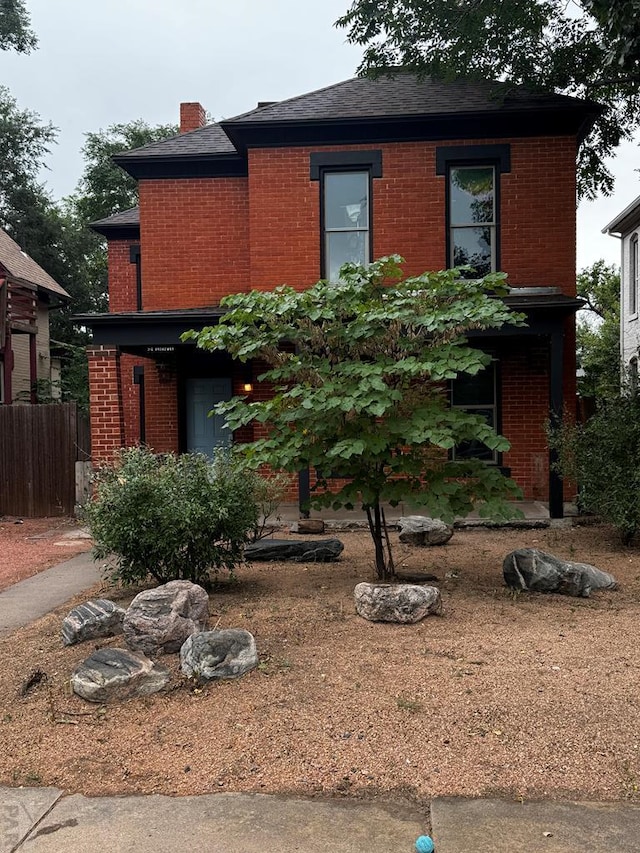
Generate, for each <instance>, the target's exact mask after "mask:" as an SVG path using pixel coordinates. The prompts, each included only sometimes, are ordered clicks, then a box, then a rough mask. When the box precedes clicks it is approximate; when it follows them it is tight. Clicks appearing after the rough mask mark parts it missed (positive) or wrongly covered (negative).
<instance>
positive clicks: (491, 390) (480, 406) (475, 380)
mask: <svg viewBox="0 0 640 853" xmlns="http://www.w3.org/2000/svg"><path fill="white" fill-rule="evenodd" d="M496 397H497V395H496V368H495V363H493V362H492V363H491V364H490V365H489V366H488V367H487V368H486V369H485V370H481V371H480V373H478V374H476V375H475V376H471V375H469V374H466V373H461V374H460V375H459V376H457V377H456V378H455V379H454V380H453V382H452V383H451V406H452V407H453V408H457V409H463V410H464V411H465V412H468V413H469V414H473V415H480V416H481V417H483V418H484V419H485V421H486V422H487V423H488V424H489V426H491V427H493V429H498V405H497V399H496ZM453 458H454V459H482V460H483V461H484V462H490V463H494V464H495V463H497V462H498V454H497V452H496V451H495V450H491V449H490V448H489V447H487V446H486V444H483V443H482V442H480V441H465V442H463V443H462V444H459V445H458V446H457V447H456V448H454V451H453Z"/></svg>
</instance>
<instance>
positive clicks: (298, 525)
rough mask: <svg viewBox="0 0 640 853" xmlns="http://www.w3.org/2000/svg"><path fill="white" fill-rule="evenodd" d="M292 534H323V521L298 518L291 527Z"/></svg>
mask: <svg viewBox="0 0 640 853" xmlns="http://www.w3.org/2000/svg"><path fill="white" fill-rule="evenodd" d="M290 529H291V532H292V533H315V534H322V533H324V521H323V520H322V519H321V518H299V519H298V520H297V521H294V522H293V524H292V525H291V528H290Z"/></svg>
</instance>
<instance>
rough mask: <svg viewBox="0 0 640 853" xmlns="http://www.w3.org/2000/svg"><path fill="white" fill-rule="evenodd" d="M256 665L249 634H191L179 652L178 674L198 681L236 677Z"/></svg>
mask: <svg viewBox="0 0 640 853" xmlns="http://www.w3.org/2000/svg"><path fill="white" fill-rule="evenodd" d="M257 665H258V652H257V651H256V641H255V640H254V638H253V634H250V633H249V632H248V631H243V630H241V629H238V628H225V629H224V630H220V631H203V632H202V633H200V634H192V635H191V636H190V637H187V639H186V640H185V642H184V645H183V646H182V648H181V649H180V666H181V668H182V671H183V672H184V674H185V675H188V676H189V677H190V678H191V677H192V676H195V677H196V678H197V679H199V680H200V681H211V680H212V679H217V678H240V676H241V675H244V674H245V672H249V670H251V669H253V668H254V667H256V666H257Z"/></svg>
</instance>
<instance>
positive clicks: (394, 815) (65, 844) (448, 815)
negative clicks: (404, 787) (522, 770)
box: [0, 788, 640, 853]
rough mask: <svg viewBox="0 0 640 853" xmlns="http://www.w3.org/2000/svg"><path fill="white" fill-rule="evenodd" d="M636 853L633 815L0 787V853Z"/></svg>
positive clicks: (611, 808)
mask: <svg viewBox="0 0 640 853" xmlns="http://www.w3.org/2000/svg"><path fill="white" fill-rule="evenodd" d="M429 818H431V822H432V825H433V832H432V836H433V840H434V843H435V850H436V853H533V851H537V850H544V851H545V853H584V851H587V850H588V851H589V853H639V851H640V806H633V805H628V804H620V803H573V802H561V803H548V802H545V803H524V804H520V803H515V802H513V801H511V802H509V801H502V800H466V799H460V798H452V799H436V800H434V801H433V803H432V805H431V815H429V814H428V812H427V811H424V812H423V811H421V810H420V809H418V808H417V807H416V806H412V805H409V804H405V805H402V804H398V803H397V802H396V803H389V804H384V803H370V802H358V801H345V800H305V799H301V798H295V797H280V796H269V795H265V794H228V793H225V794H207V795H204V796H200V797H177V798H172V797H164V796H157V795H154V796H146V797H97V798H87V797H82V796H80V795H74V796H63V795H62V794H61V792H60V791H58V790H56V789H55V788H14V789H11V788H4V789H3V788H0V853H19V852H20V851H22V853H28V851H30V853H59V851H61V850H64V851H65V853H95V851H96V850H101V849H102V850H109V851H110V853H134V851H135V853H152V851H153V853H176V851H179V850H189V851H190V853H293V851H304V853H328V852H329V853H363V851H366V853H413V851H415V841H416V838H417V837H418V836H419V835H422V834H425V833H426V832H427V831H428V822H429Z"/></svg>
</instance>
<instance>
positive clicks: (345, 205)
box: [309, 150, 382, 281]
mask: <svg viewBox="0 0 640 853" xmlns="http://www.w3.org/2000/svg"><path fill="white" fill-rule="evenodd" d="M309 177H310V179H311V180H312V181H320V230H321V234H320V274H321V276H322V277H323V278H326V279H328V280H329V281H337V280H338V272H339V270H340V267H341V266H342V265H343V264H346V263H356V264H362V265H363V266H366V265H367V264H368V263H369V262H370V261H371V258H372V254H371V253H372V216H371V196H372V185H373V178H381V177H382V152H381V151H379V150H373V151H314V152H313V153H312V154H311V157H310V174H309Z"/></svg>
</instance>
